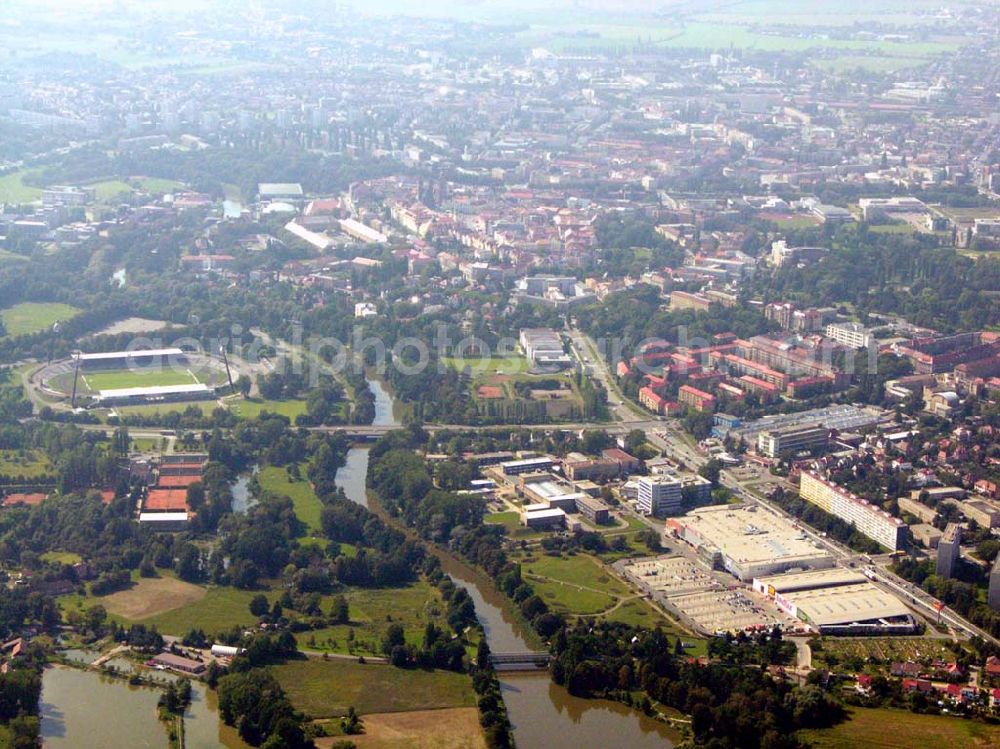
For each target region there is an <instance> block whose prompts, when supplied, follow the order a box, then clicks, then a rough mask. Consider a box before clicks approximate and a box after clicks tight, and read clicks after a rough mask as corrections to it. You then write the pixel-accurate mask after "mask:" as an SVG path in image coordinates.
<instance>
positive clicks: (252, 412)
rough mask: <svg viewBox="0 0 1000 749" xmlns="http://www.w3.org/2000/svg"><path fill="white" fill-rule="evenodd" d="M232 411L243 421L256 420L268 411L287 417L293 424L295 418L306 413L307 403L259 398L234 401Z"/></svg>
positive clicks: (231, 405)
mask: <svg viewBox="0 0 1000 749" xmlns="http://www.w3.org/2000/svg"><path fill="white" fill-rule="evenodd" d="M229 408H230V410H231V411H232V412H233V413H234V414H236V415H237V416H239V417H240V418H243V419H256V418H257V417H258V416H260V415H261V413H262V412H264V411H267V412H269V413H272V414H278V415H280V416H287V417H288V418H289V419H290V420H291V421H292V422H293V423H294V422H295V417H296V416H298V415H299V414H304V413H305V412H306V402H305V401H304V400H286V401H271V400H262V399H258V398H247V399H245V400H237V401H233V402H232V403H231V404H230V406H229Z"/></svg>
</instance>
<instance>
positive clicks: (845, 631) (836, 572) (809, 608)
mask: <svg viewBox="0 0 1000 749" xmlns="http://www.w3.org/2000/svg"><path fill="white" fill-rule="evenodd" d="M753 587H754V590H757V591H758V592H760V593H763V594H764V595H767V596H769V597H771V598H773V599H774V602H775V605H777V607H778V608H779V609H781V610H782V611H784V612H785V613H787V614H789V615H790V616H794V617H796V618H797V619H801V620H802V621H804V622H806V623H808V624H811V625H813V626H814V627H815V628H816V629H817V630H819V632H820V633H822V634H830V635H871V634H897V635H901V634H912V633H913V632H915V631H916V629H917V625H916V621H915V620H914V618H913V616H912V615H911V614H910V612H909V610H908V609H907V608H906V605H905V604H904V603H903V602H902V601H900V600H899V599H898V598H897V597H896V596H894V595H892V594H891V593H887V592H885V591H884V590H882V589H881V588H879V587H877V586H876V585H873V584H872V583H871V582H869V581H868V580H867V579H866V578H865V577H864V576H863V575H860V574H858V573H857V572H855V571H854V570H845V569H842V568H835V569H828V570H819V571H816V572H803V573H799V574H792V575H779V576H776V577H764V578H755V579H754V581H753Z"/></svg>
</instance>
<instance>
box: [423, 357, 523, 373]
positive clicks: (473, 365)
mask: <svg viewBox="0 0 1000 749" xmlns="http://www.w3.org/2000/svg"><path fill="white" fill-rule="evenodd" d="M441 362H442V363H443V364H444V365H445V366H448V367H451V368H452V369H454V370H457V371H459V372H461V371H462V370H464V369H465V368H466V367H468V368H469V369H470V370H472V373H473V374H520V373H523V372H527V371H528V360H527V359H525V358H524V357H523V356H490V357H483V358H478V357H461V356H459V357H453V356H444V357H441Z"/></svg>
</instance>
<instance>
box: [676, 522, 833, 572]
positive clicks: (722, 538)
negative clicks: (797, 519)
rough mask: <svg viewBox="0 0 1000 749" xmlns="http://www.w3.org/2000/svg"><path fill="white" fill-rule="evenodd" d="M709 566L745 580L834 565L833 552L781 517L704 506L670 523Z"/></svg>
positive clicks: (678, 534) (677, 533)
mask: <svg viewBox="0 0 1000 749" xmlns="http://www.w3.org/2000/svg"><path fill="white" fill-rule="evenodd" d="M666 530H667V532H668V533H674V534H676V535H677V536H679V537H680V538H681V539H682V540H684V541H687V542H688V543H689V544H691V545H692V546H693V547H695V548H696V549H697V550H698V553H699V555H700V556H701V557H702V559H704V560H705V561H706V562H708V563H709V564H711V565H712V566H713V567H715V568H717V569H724V570H726V571H727V572H729V573H730V574H732V575H734V576H735V577H738V578H739V579H740V580H743V581H744V582H749V581H750V580H752V579H753V578H755V577H761V576H764V575H775V574H777V573H779V572H785V571H786V570H791V569H807V568H812V569H822V568H826V567H832V566H833V562H834V560H833V556H832V555H831V554H830V552H829V551H827V550H826V549H824V548H822V547H821V546H819V545H818V544H816V543H815V542H813V541H812V540H811V539H810V538H809V537H808V536H807V535H806V534H805V533H804V532H803V531H802V530H801V529H800V528H796V527H795V525H793V524H792V523H791V522H790V521H788V520H786V519H785V518H784V517H782V516H781V515H776V514H774V513H771V512H769V511H767V510H763V509H760V508H758V507H757V506H755V505H747V506H733V505H725V506H721V507H704V508H701V509H698V510H693V511H691V512H689V513H688V514H687V515H685V516H683V517H681V518H676V519H675V520H671V521H669V522H668V523H667V529H666Z"/></svg>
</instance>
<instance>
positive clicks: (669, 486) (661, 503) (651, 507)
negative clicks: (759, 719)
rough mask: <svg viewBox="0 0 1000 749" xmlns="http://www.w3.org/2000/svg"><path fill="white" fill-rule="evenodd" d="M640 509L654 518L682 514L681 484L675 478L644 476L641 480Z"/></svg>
mask: <svg viewBox="0 0 1000 749" xmlns="http://www.w3.org/2000/svg"><path fill="white" fill-rule="evenodd" d="M638 509H639V512H641V513H642V514H643V515H653V516H654V517H664V516H665V515H673V514H676V513H678V512H680V510H681V482H680V481H679V480H678V479H676V478H674V477H673V476H643V477H642V478H640V479H639V493H638Z"/></svg>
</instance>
